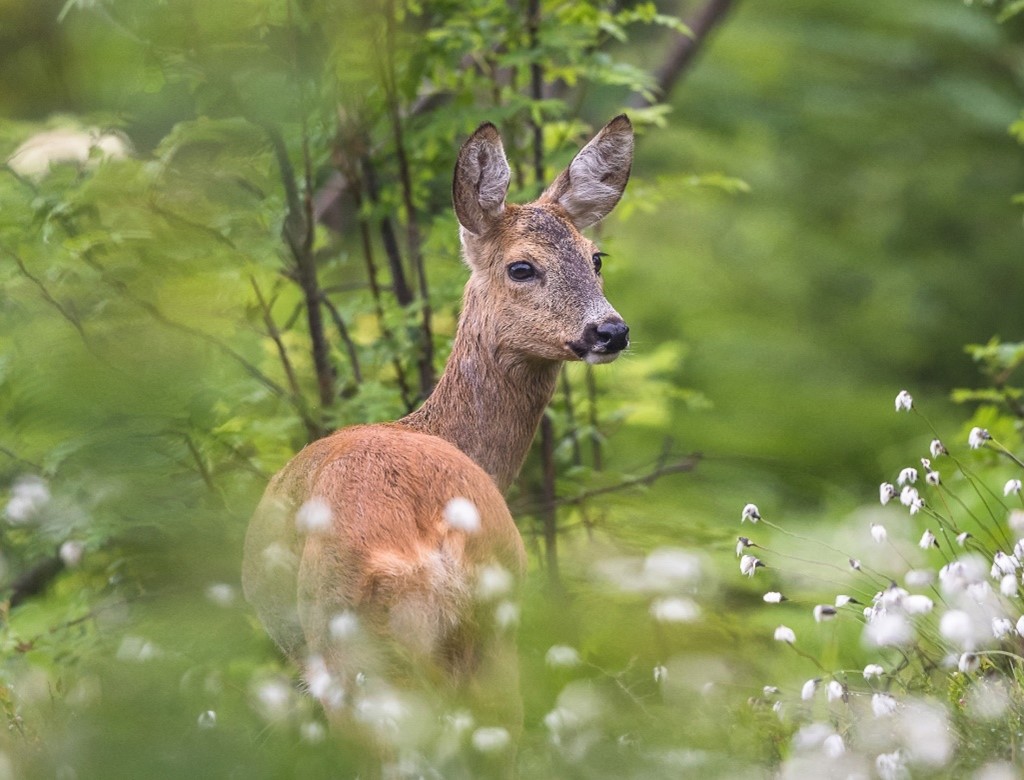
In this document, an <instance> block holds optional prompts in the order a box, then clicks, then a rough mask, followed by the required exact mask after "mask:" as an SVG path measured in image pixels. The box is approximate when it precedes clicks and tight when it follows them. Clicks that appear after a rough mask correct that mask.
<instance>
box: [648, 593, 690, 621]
mask: <svg viewBox="0 0 1024 780" xmlns="http://www.w3.org/2000/svg"><path fill="white" fill-rule="evenodd" d="M651 614H652V615H653V616H654V619H655V620H657V621H658V622H659V623H692V622H693V621H694V620H696V619H697V618H698V617H699V616H700V607H698V606H697V604H696V603H695V602H693V601H692V600H691V599H687V598H679V597H671V598H664V599H656V600H655V601H654V602H653V603H652V604H651Z"/></svg>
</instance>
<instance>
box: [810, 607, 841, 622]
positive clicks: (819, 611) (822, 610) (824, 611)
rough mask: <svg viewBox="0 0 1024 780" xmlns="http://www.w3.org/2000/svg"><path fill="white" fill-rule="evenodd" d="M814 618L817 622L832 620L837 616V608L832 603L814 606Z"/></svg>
mask: <svg viewBox="0 0 1024 780" xmlns="http://www.w3.org/2000/svg"><path fill="white" fill-rule="evenodd" d="M812 614H813V615H814V620H815V622H817V623H822V622H824V621H826V620H831V619H832V618H834V617H835V616H836V614H837V613H836V608H835V607H833V606H832V605H830V604H818V605H817V606H815V607H814V610H813V613H812Z"/></svg>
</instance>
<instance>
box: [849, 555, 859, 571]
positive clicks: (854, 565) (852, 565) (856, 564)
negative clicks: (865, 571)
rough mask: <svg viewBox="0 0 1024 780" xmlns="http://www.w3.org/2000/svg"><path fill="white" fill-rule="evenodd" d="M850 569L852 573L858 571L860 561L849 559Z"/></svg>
mask: <svg viewBox="0 0 1024 780" xmlns="http://www.w3.org/2000/svg"><path fill="white" fill-rule="evenodd" d="M850 568H851V569H853V570H854V571H860V561H859V560H858V559H857V558H850Z"/></svg>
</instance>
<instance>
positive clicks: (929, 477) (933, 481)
mask: <svg viewBox="0 0 1024 780" xmlns="http://www.w3.org/2000/svg"><path fill="white" fill-rule="evenodd" d="M924 481H925V482H927V483H928V484H929V485H931V486H932V487H938V485H939V483H941V482H942V477H940V476H939V472H937V471H929V472H928V473H927V474H925V475H924Z"/></svg>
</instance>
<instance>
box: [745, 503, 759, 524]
mask: <svg viewBox="0 0 1024 780" xmlns="http://www.w3.org/2000/svg"><path fill="white" fill-rule="evenodd" d="M760 519H761V513H760V511H758V509H757V505H756V504H747V505H746V506H745V507H743V514H741V515H740V522H741V523H742V522H743V521H745V520H749V521H750V522H752V523H756V522H757V521H758V520H760Z"/></svg>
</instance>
